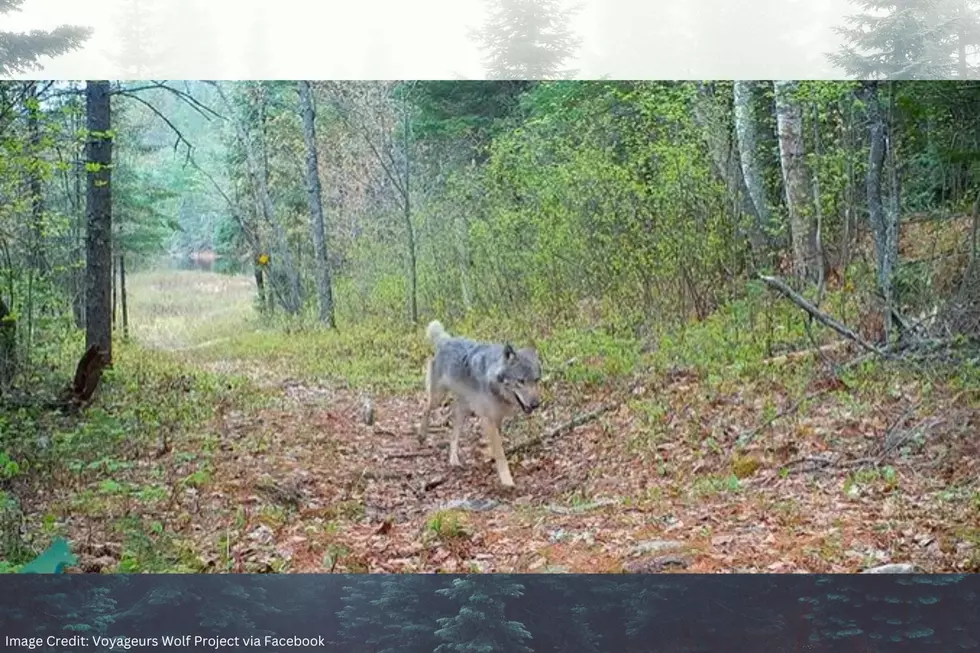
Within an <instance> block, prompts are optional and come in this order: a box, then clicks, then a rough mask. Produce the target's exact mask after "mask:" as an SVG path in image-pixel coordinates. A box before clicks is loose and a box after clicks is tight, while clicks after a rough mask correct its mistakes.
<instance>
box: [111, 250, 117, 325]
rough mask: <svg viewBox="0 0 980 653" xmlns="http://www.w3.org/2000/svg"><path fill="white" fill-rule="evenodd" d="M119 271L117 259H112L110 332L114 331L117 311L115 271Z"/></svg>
mask: <svg viewBox="0 0 980 653" xmlns="http://www.w3.org/2000/svg"><path fill="white" fill-rule="evenodd" d="M118 272H119V261H118V259H117V258H115V257H113V259H112V332H113V333H115V332H116V316H117V314H118V313H119V283H118V282H117V281H116V273H118Z"/></svg>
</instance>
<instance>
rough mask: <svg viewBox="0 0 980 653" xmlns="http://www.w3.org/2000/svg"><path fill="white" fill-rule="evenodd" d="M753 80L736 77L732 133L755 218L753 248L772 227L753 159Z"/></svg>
mask: <svg viewBox="0 0 980 653" xmlns="http://www.w3.org/2000/svg"><path fill="white" fill-rule="evenodd" d="M755 85H756V84H755V82H748V81H736V82H735V88H734V95H735V97H734V105H735V134H736V136H737V138H738V152H739V155H740V158H741V164H742V177H743V178H744V179H745V186H746V188H747V189H748V194H749V197H750V198H751V200H752V205H753V206H754V207H755V214H756V216H758V220H757V222H756V224H755V230H754V232H753V240H754V245H755V246H756V248H757V249H758V248H761V246H762V244H763V242H764V240H765V234H766V233H767V231H768V230H769V229H771V228H772V224H771V223H770V220H771V217H770V212H769V202H768V201H766V191H765V186H764V185H763V183H762V174H761V171H760V170H759V165H758V162H757V161H756V156H757V155H756V149H757V143H758V137H757V134H756V129H755V116H754V115H753V112H752V90H753V89H754V88H755Z"/></svg>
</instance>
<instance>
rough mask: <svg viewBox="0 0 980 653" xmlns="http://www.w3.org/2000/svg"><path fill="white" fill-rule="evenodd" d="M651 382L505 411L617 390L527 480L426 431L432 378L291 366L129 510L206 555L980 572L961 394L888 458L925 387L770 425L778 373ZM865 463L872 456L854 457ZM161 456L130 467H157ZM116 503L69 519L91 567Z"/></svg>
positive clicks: (516, 435) (364, 562)
mask: <svg viewBox="0 0 980 653" xmlns="http://www.w3.org/2000/svg"><path fill="white" fill-rule="evenodd" d="M646 381H647V383H646V385H647V386H648V387H646V388H644V387H640V386H637V387H635V388H634V389H633V390H632V391H631V392H628V393H625V396H612V395H613V394H614V393H613V392H612V391H605V392H593V393H592V394H588V395H583V394H582V393H581V392H574V391H573V390H572V389H571V388H561V389H556V391H555V392H553V394H554V395H555V396H557V397H564V398H565V399H564V401H560V402H552V403H551V405H550V406H547V407H546V408H545V410H542V411H541V412H540V413H539V414H537V415H535V416H533V417H531V418H528V419H521V420H516V421H515V422H514V423H513V424H511V425H509V426H505V435H507V436H509V440H510V442H509V444H510V445H511V446H513V445H515V444H519V443H520V442H521V441H522V440H525V439H527V438H530V437H534V436H535V435H537V434H540V433H542V432H544V431H547V430H549V429H554V428H555V427H556V426H558V425H560V424H562V423H565V422H568V421H570V420H573V419H574V418H575V416H576V415H582V414H585V413H589V412H590V411H595V410H596V409H598V408H600V407H601V406H603V405H604V404H608V403H609V402H615V407H614V408H613V409H612V410H607V411H605V412H602V413H601V414H599V415H598V416H597V417H595V418H594V419H592V420H591V421H588V422H586V423H584V424H581V425H578V426H577V427H576V428H574V429H571V430H567V429H566V430H565V431H563V432H560V433H558V434H556V435H555V436H554V437H552V438H551V439H548V440H545V441H543V442H541V443H539V444H538V445H537V446H533V447H529V448H528V449H527V450H526V451H524V452H521V453H519V454H515V455H513V456H512V457H511V466H512V470H513V473H514V476H515V480H516V482H517V488H516V490H512V491H505V490H503V489H501V488H500V487H499V486H498V484H497V478H496V473H495V471H494V468H493V464H492V463H490V462H488V461H487V460H486V459H485V453H484V450H485V446H484V445H483V444H482V434H480V432H479V428H478V425H477V424H476V422H475V420H470V423H468V424H467V437H464V438H463V439H462V440H461V459H462V460H463V464H464V466H463V467H462V468H458V469H453V468H450V467H449V465H448V461H447V458H448V454H447V452H446V448H445V440H446V439H447V437H448V425H447V423H448V419H447V417H448V409H446V408H444V409H443V414H442V416H441V417H442V418H441V419H440V418H439V417H437V418H436V419H435V420H434V424H435V426H434V427H433V429H432V433H430V443H428V444H426V445H420V444H419V443H418V441H417V438H416V430H417V427H418V420H419V416H420V412H421V407H422V405H423V401H424V397H423V396H422V395H421V393H415V394H409V395H375V396H373V397H372V398H371V401H372V409H373V410H372V412H373V417H374V418H373V420H371V421H372V422H373V423H371V424H368V423H366V421H365V419H364V418H363V412H364V396H363V394H361V393H358V392H355V391H353V390H348V389H345V388H336V387H329V386H327V385H317V384H309V383H303V382H302V381H298V380H295V379H290V380H287V381H286V382H281V381H280V382H279V384H278V390H277V392H278V395H279V401H278V402H277V404H276V405H274V406H272V407H266V408H262V409H256V410H254V411H252V412H247V411H245V412H242V411H237V412H235V411H231V412H229V411H221V410H219V411H217V412H216V415H215V419H214V424H213V425H212V426H213V433H215V434H219V435H218V436H215V437H218V439H219V446H216V447H213V450H212V453H211V458H210V480H209V481H208V482H206V483H202V484H200V485H199V486H185V487H183V488H182V490H181V491H180V492H179V493H177V494H176V496H172V497H170V499H169V500H168V501H161V502H157V503H154V504H152V505H145V506H142V507H139V506H133V505H130V506H128V508H127V510H128V511H129V512H130V513H133V512H138V513H141V514H143V515H144V516H146V517H149V518H152V519H153V520H154V521H156V522H158V523H160V524H162V525H163V528H164V529H165V531H167V532H172V533H174V534H176V535H177V536H178V538H179V542H180V545H181V547H182V550H183V551H184V554H183V555H182V558H184V559H188V558H189V559H191V562H190V563H186V565H185V566H187V567H189V568H190V569H193V570H196V571H231V572H245V571H250V572H261V571H285V572H325V571H330V572H447V573H452V572H493V573H522V572H541V573H561V572H571V573H616V572H631V573H669V572H672V571H686V572H691V573H705V572H725V573H733V572H773V573H800V572H806V573H829V572H855V571H860V570H862V569H867V568H871V567H874V566H877V565H885V564H911V565H915V566H916V567H917V568H921V569H925V570H927V571H930V572H951V571H977V570H980V555H978V552H977V549H976V544H977V538H978V536H980V535H978V526H977V524H978V520H977V510H978V505H980V501H978V499H977V496H978V491H980V488H978V487H977V484H976V482H975V481H976V479H977V477H978V476H980V475H978V472H980V469H978V466H977V460H978V457H977V453H978V452H977V444H976V442H975V441H974V439H973V438H971V437H969V435H968V434H970V433H976V426H977V425H978V423H980V420H978V418H977V413H976V409H975V408H972V407H971V406H969V405H968V404H967V403H966V402H962V401H958V398H957V397H952V398H950V397H937V396H933V397H932V399H931V404H930V405H931V410H932V411H933V412H934V413H936V414H943V415H944V417H945V420H944V421H943V422H942V423H941V424H937V425H935V426H934V427H933V428H932V429H931V431H930V432H929V433H928V434H926V435H925V437H924V438H920V440H921V441H920V442H919V443H918V445H916V446H908V447H906V448H905V449H903V450H902V451H895V452H892V453H891V455H889V456H886V457H885V458H883V459H882V460H881V461H874V460H873V459H874V456H876V455H877V454H878V452H880V450H881V448H882V446H883V443H884V441H885V439H886V437H887V436H888V433H889V428H892V429H894V428H899V427H896V426H894V424H895V423H897V421H898V420H899V419H900V417H901V416H902V414H903V413H904V412H906V411H907V406H908V405H909V404H910V403H914V392H915V389H914V388H905V389H904V392H905V395H904V396H903V397H900V398H896V399H895V400H893V401H892V402H890V403H888V404H887V405H879V406H878V408H877V409H876V410H873V411H872V410H863V409H862V410H858V409H856V408H855V407H854V406H855V402H853V401H851V400H850V397H849V394H848V391H847V390H845V389H843V388H840V387H831V388H830V389H829V390H826V391H820V392H817V393H816V394H817V396H815V397H813V398H812V399H809V400H808V401H807V402H805V405H804V406H802V407H800V408H799V409H798V410H797V409H794V411H793V414H792V415H787V416H785V417H783V418H782V419H778V420H774V421H773V422H772V423H771V424H766V425H765V426H764V427H763V428H759V425H760V423H763V422H764V421H765V419H766V414H765V413H766V410H765V407H766V406H767V405H768V404H769V403H771V402H770V398H771V397H772V396H773V394H774V390H775V392H776V394H780V393H779V390H782V394H781V396H779V397H777V399H776V401H775V403H776V404H777V405H778V406H780V407H782V408H783V409H785V408H786V407H788V406H790V405H791V404H792V403H793V400H792V399H791V398H790V397H789V396H788V394H787V392H786V390H785V389H782V388H777V387H775V386H774V385H773V384H767V383H764V382H758V383H754V384H748V385H745V386H743V387H740V388H738V389H737V390H735V391H732V392H728V393H725V392H722V391H719V390H715V391H712V392H705V389H704V388H703V387H701V385H700V384H702V381H700V380H699V379H698V378H697V377H696V376H692V375H691V374H688V373H684V372H677V371H675V373H673V374H669V375H666V376H665V377H663V378H661V379H659V380H655V379H648V380H646ZM637 388H638V389H637ZM817 390H818V391H819V390H820V388H817ZM649 402H656V403H657V404H658V405H659V406H662V407H664V410H663V411H662V412H663V416H662V418H658V419H659V422H658V421H657V420H656V419H655V420H653V423H651V420H650V419H649V418H648V415H647V414H646V413H645V412H644V411H645V407H646V404H647V403H649ZM777 410H778V409H777ZM921 419H923V418H922V417H921V416H920V417H919V418H918V420H921ZM900 426H901V425H900ZM971 427H972V428H971ZM753 430H757V431H758V432H757V433H755V434H754V436H753V438H752V439H751V441H750V442H748V443H747V444H746V445H745V446H744V448H739V446H738V444H739V438H740V437H742V436H743V435H744V434H745V433H748V432H751V431H753ZM207 437H209V436H205V435H202V436H201V439H200V441H195V440H189V441H182V442H181V441H175V442H174V444H173V450H172V451H171V452H169V453H168V454H167V455H166V457H169V458H170V461H169V464H170V465H171V468H172V469H171V473H172V474H176V475H179V474H181V473H189V470H182V469H178V468H179V467H180V466H181V464H182V463H180V462H179V461H180V460H183V458H182V456H184V455H185V454H186V453H188V452H192V451H195V450H197V449H198V448H199V447H201V446H202V443H203V442H204V441H206V440H207ZM971 447H972V448H971ZM166 457H165V458H166ZM865 459H867V460H869V461H873V462H875V464H870V463H869V464H850V463H851V462H853V461H861V460H865ZM745 460H750V461H752V462H751V463H745V462H744V461H745ZM164 462H165V463H166V462H167V461H166V460H164ZM159 463H160V461H152V464H159ZM150 465H151V462H148V461H141V462H140V463H138V464H137V465H135V466H134V467H133V468H132V469H130V470H129V471H128V472H124V473H123V474H122V476H123V477H124V476H125V474H126V473H128V474H130V475H131V476H133V478H134V479H135V478H139V477H140V476H141V475H144V477H145V475H147V474H149V473H150ZM740 470H741V473H738V472H739V471H740ZM971 483H972V485H971ZM957 492H959V493H960V494H957ZM971 492H972V495H970V493H971ZM963 493H966V495H967V496H966V498H964V496H962V495H963ZM64 494H65V493H61V496H58V497H53V498H54V499H55V500H57V499H60V500H62V501H64V500H66V497H65V496H64ZM970 496H972V500H971V499H970ZM119 516H120V515H118V514H105V515H103V516H102V518H101V519H96V518H94V517H92V516H91V515H87V516H84V517H82V516H77V517H71V516H69V517H67V518H66V520H65V526H66V528H67V530H68V532H69V536H70V538H71V539H72V540H73V542H74V543H76V544H75V546H78V544H77V543H79V542H82V543H84V544H83V545H82V548H81V550H82V552H83V556H82V557H83V559H86V560H87V562H86V564H87V565H88V567H89V568H91V567H92V558H93V556H91V555H90V556H88V557H87V558H86V556H85V555H84V552H85V551H87V550H88V549H93V550H97V552H98V553H100V555H99V556H98V559H99V560H100V561H102V562H101V566H102V567H103V568H108V563H107V562H106V558H107V556H106V555H105V553H104V550H103V549H104V548H105V547H102V548H101V549H100V548H99V545H98V544H97V543H100V542H103V543H106V542H112V540H113V539H114V536H113V533H112V528H111V522H112V520H113V519H114V518H117V517H119ZM93 543H96V544H93ZM117 548H118V547H117ZM117 557H118V556H117ZM110 559H111V558H110ZM83 566H84V565H83ZM98 566H99V565H96V568H98Z"/></svg>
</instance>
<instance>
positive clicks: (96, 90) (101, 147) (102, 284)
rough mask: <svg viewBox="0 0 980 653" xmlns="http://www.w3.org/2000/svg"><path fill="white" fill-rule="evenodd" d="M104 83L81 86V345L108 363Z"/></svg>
mask: <svg viewBox="0 0 980 653" xmlns="http://www.w3.org/2000/svg"><path fill="white" fill-rule="evenodd" d="M109 99H110V91H109V82H108V80H98V81H89V82H87V83H86V85H85V112H86V127H87V132H88V136H87V141H86V144H85V159H86V160H85V167H86V170H87V171H88V189H87V193H86V233H85V249H86V257H85V347H86V348H89V347H93V346H94V347H97V348H98V350H100V353H101V354H102V356H103V357H104V358H105V361H106V363H107V364H110V363H111V362H112V324H111V320H112V305H111V304H112V297H111V295H112V190H111V188H110V186H109V183H110V181H111V177H112V172H111V165H112V136H111V134H110V133H109V131H110V130H111V128H112V119H111V113H110V108H109Z"/></svg>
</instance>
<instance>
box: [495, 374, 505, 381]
mask: <svg viewBox="0 0 980 653" xmlns="http://www.w3.org/2000/svg"><path fill="white" fill-rule="evenodd" d="M503 382H504V375H503V374H498V375H497V383H503Z"/></svg>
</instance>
